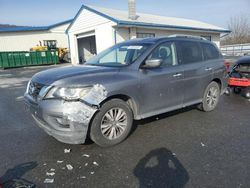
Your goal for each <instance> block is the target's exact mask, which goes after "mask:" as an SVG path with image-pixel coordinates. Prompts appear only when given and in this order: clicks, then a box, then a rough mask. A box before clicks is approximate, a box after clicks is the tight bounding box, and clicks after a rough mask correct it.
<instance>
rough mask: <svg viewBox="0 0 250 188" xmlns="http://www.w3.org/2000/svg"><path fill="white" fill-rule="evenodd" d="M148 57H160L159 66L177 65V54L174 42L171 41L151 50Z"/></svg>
mask: <svg viewBox="0 0 250 188" xmlns="http://www.w3.org/2000/svg"><path fill="white" fill-rule="evenodd" d="M148 59H161V60H162V65H161V67H168V66H175V65H177V64H178V63H177V55H176V50H175V44H174V43H173V42H166V43H163V44H160V45H159V46H158V47H157V48H156V49H154V50H153V52H152V53H151V54H150V55H149V56H148Z"/></svg>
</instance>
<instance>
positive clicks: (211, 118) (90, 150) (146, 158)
mask: <svg viewBox="0 0 250 188" xmlns="http://www.w3.org/2000/svg"><path fill="white" fill-rule="evenodd" d="M52 67H54V66H49V67H48V66H42V67H29V68H18V69H8V70H0V128H1V131H0V187H1V183H2V184H4V186H5V187H8V186H11V185H13V184H16V185H18V184H26V185H35V186H36V187H67V188H68V187H178V188H180V187H189V188H196V187H197V188H200V187H226V188H231V187H232V188H243V187H245V188H248V187H250V101H248V100H247V99H244V98H243V97H241V96H238V95H232V96H229V97H228V96H222V97H221V100H220V103H219V106H218V108H217V109H216V110H215V111H213V112H210V113H204V112H201V111H199V110H196V109H195V108H193V107H189V108H186V109H182V110H178V111H174V112H171V113H166V114H162V115H159V116H154V117H152V118H147V119H145V120H141V121H136V122H135V125H134V130H133V132H132V133H131V135H130V136H129V137H128V139H127V140H126V141H124V142H123V143H121V144H119V145H116V146H114V147H110V148H100V147H98V146H97V145H96V144H94V143H92V142H91V141H88V142H87V143H86V144H83V145H68V144H63V143H60V142H58V141H57V140H55V139H54V138H52V137H50V136H49V135H47V134H46V133H45V132H44V131H43V130H41V129H40V128H38V127H37V126H36V124H35V123H34V121H33V120H32V118H31V116H30V113H29V112H28V111H27V110H25V105H24V101H23V97H22V96H23V93H24V91H25V88H26V84H27V82H28V80H29V79H30V78H31V76H32V75H33V74H35V73H36V72H39V71H41V70H44V69H48V68H52ZM65 149H66V150H65ZM46 182H47V183H46Z"/></svg>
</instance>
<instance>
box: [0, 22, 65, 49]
mask: <svg viewBox="0 0 250 188" xmlns="http://www.w3.org/2000/svg"><path fill="white" fill-rule="evenodd" d="M68 25H69V24H65V25H62V26H59V27H55V28H53V29H51V30H50V31H23V32H6V33H0V51H29V50H30V48H32V47H34V46H37V45H39V41H41V42H42V43H43V40H57V47H62V48H68V47H69V45H68V36H67V35H66V34H65V30H66V28H67V26H68Z"/></svg>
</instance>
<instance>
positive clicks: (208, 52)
mask: <svg viewBox="0 0 250 188" xmlns="http://www.w3.org/2000/svg"><path fill="white" fill-rule="evenodd" d="M201 47H202V50H203V54H204V58H205V59H206V60H210V59H218V58H219V57H220V54H219V52H218V50H217V49H216V48H215V46H214V45H212V44H209V43H201Z"/></svg>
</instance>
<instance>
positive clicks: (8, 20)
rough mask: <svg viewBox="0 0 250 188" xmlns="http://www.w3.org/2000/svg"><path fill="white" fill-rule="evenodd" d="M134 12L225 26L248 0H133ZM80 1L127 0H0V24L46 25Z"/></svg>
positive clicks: (110, 3) (117, 1)
mask: <svg viewBox="0 0 250 188" xmlns="http://www.w3.org/2000/svg"><path fill="white" fill-rule="evenodd" d="M136 3H137V4H136V5H137V12H142V13H150V14H157V15H163V16H169V17H180V18H188V19H194V20H199V21H203V22H207V23H210V24H214V25H217V26H220V27H224V28H227V24H228V22H229V20H230V18H231V17H233V16H239V15H243V16H249V17H250V0H181V1H180V0H136ZM82 4H86V5H94V6H99V7H106V8H113V9H120V10H127V0H0V24H15V25H24V26H46V25H50V24H55V23H57V22H61V21H64V20H68V19H71V18H74V16H75V15H76V13H77V11H78V10H79V9H80V7H81V5H82Z"/></svg>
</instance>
